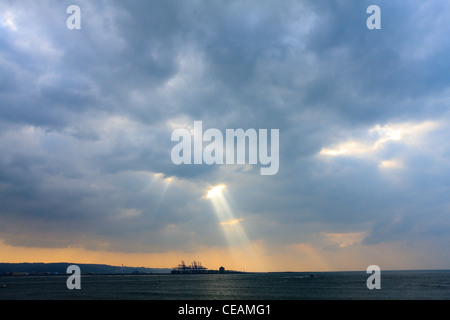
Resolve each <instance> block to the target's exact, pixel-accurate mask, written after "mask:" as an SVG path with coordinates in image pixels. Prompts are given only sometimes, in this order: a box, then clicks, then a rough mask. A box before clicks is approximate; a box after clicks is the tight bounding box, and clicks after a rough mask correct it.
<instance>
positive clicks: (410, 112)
mask: <svg viewBox="0 0 450 320" xmlns="http://www.w3.org/2000/svg"><path fill="white" fill-rule="evenodd" d="M372 2H373V1H295V2H294V1H289V2H288V1H257V3H256V2H255V1H231V2H230V1H183V2H180V1H145V2H144V1H126V2H125V1H76V3H74V2H73V1H61V2H58V3H57V4H55V3H54V2H51V1H40V2H39V3H36V2H33V1H21V2H17V1H3V2H2V4H0V154H1V155H2V156H1V157H0V239H2V240H3V241H4V243H6V244H8V245H12V246H20V247H38V248H66V247H80V248H85V249H88V250H104V251H111V252H130V253H132V252H133V253H135V252H137V253H164V252H169V251H174V250H180V251H182V252H195V250H196V248H198V247H202V248H204V247H207V248H226V247H227V246H228V245H229V244H228V243H227V237H226V230H224V229H225V228H226V227H229V226H232V225H239V226H241V227H242V229H243V230H244V231H245V233H246V236H247V238H248V241H249V242H250V243H252V244H253V245H254V246H255V247H257V248H259V249H258V250H260V251H261V252H262V251H264V252H265V253H264V254H265V255H266V256H267V257H269V256H271V255H275V252H277V254H278V253H280V252H286V255H285V256H284V259H286V260H288V259H291V260H293V261H295V259H296V258H295V254H296V253H298V252H303V254H305V253H306V252H311V251H314V252H320V254H321V259H327V254H328V253H329V254H330V255H331V254H332V253H333V254H334V253H337V254H338V255H341V256H342V259H345V257H347V256H348V255H349V252H348V250H350V249H349V248H353V249H354V250H361V252H363V251H364V249H367V250H370V248H373V247H374V246H385V247H386V248H400V249H398V250H402V249H401V248H402V246H406V247H408V252H411V257H413V256H414V254H415V253H416V252H418V251H421V250H424V247H425V248H432V251H433V255H432V256H431V257H429V265H428V267H430V268H434V267H439V268H441V267H448V266H449V264H450V260H449V259H448V258H447V260H445V259H443V258H442V257H443V256H447V257H449V256H450V255H448V243H449V240H450V223H449V221H450V219H449V218H450V211H449V205H450V202H449V200H448V198H449V197H448V194H449V191H450V190H449V187H450V186H449V181H450V174H449V172H450V170H449V169H450V168H449V167H450V166H449V157H450V144H449V142H448V141H449V132H448V129H447V128H448V127H449V123H448V116H449V112H448V106H449V103H450V86H449V85H450V78H449V70H450V61H449V59H448V56H449V53H450V52H449V51H450V39H449V37H448V34H449V31H450V30H449V29H450V27H449V25H448V20H449V19H450V7H449V6H450V4H448V3H447V2H446V1H444V0H442V1H439V0H433V1H427V2H426V3H424V2H422V1H408V2H407V3H405V2H402V3H399V2H391V1H376V2H377V4H378V5H379V6H380V7H381V9H382V29H381V30H368V29H367V28H366V19H367V17H368V15H367V14H366V8H367V7H368V6H369V5H371V4H374V3H372ZM71 4H77V5H79V6H80V8H81V14H82V29H81V30H68V29H67V28H66V19H67V17H68V15H67V14H66V8H67V7H68V6H69V5H71ZM194 120H201V121H203V125H204V127H205V128H217V129H219V130H222V131H224V130H225V129H227V128H231V129H236V128H243V129H248V128H255V129H263V128H264V129H274V128H276V129H279V130H280V169H279V172H278V174H277V175H276V176H272V177H270V176H260V175H259V167H258V166H246V165H240V166H239V165H225V166H208V165H197V166H193V165H191V166H183V165H181V166H176V165H174V164H172V162H171V161H170V152H171V149H172V147H173V146H174V143H173V142H172V141H171V140H170V137H171V133H172V131H173V130H174V129H175V128H180V127H182V128H189V127H192V125H193V122H194ZM218 184H224V185H226V186H227V197H228V201H229V205H230V208H231V209H230V210H232V211H233V216H234V217H233V219H231V220H229V221H228V222H227V221H219V220H218V217H217V215H216V214H215V209H214V206H213V205H212V203H211V201H209V200H208V199H206V198H205V194H206V192H207V191H208V190H209V189H210V188H211V187H212V186H215V185H218ZM224 233H225V234H224ZM262 248H263V249H262ZM392 251H393V253H392V256H393V257H395V250H392ZM280 259H281V258H280ZM380 259H381V258H380ZM393 259H394V260H395V258H393ZM281 260H282V259H281ZM362 260H363V261H364V262H365V260H364V259H362ZM404 261H408V263H411V264H412V265H413V266H416V265H417V266H418V265H420V266H422V265H421V264H420V263H422V262H420V263H417V264H414V263H415V262H417V261H415V260H414V259H413V258H411V260H404ZM372 263H376V261H375V262H373V261H371V262H370V263H368V264H367V265H369V264H372ZM300 264H301V263H300V262H299V265H298V268H302V265H300ZM330 264H331V265H329V266H328V267H329V268H345V265H338V263H337V262H336V264H335V265H333V264H332V263H331V262H330ZM392 265H395V266H399V265H401V261H395V263H393V264H392ZM277 267H279V266H277ZM408 267H409V266H408V265H405V266H404V268H408Z"/></svg>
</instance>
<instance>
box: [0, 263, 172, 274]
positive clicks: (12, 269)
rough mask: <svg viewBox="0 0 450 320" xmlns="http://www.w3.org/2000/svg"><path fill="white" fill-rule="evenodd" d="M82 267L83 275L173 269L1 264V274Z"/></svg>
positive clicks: (162, 271)
mask: <svg viewBox="0 0 450 320" xmlns="http://www.w3.org/2000/svg"><path fill="white" fill-rule="evenodd" d="M73 264H75V265H77V266H79V267H80V270H81V273H82V274H120V273H121V274H145V273H170V271H171V269H165V268H145V267H126V266H123V267H121V266H110V265H106V264H83V263H66V262H61V263H0V275H1V274H11V273H13V274H23V273H27V274H45V273H49V274H66V271H67V267H68V266H70V265H73Z"/></svg>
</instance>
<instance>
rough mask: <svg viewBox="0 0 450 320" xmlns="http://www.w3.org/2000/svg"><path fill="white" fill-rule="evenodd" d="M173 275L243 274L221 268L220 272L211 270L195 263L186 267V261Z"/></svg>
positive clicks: (173, 271)
mask: <svg viewBox="0 0 450 320" xmlns="http://www.w3.org/2000/svg"><path fill="white" fill-rule="evenodd" d="M171 273H172V274H211V273H242V272H239V271H233V270H225V268H224V267H220V268H219V270H209V269H208V268H206V267H204V266H202V263H201V262H197V261H193V262H192V263H191V264H190V265H188V266H187V265H186V264H185V263H184V261H181V263H180V264H179V265H178V266H176V267H174V268H172V271H171Z"/></svg>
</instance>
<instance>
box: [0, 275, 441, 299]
mask: <svg viewBox="0 0 450 320" xmlns="http://www.w3.org/2000/svg"><path fill="white" fill-rule="evenodd" d="M315 275H316V277H310V276H309V274H306V273H259V274H210V275H208V274H203V275H171V274H164V275H82V276H81V290H69V289H67V287H66V280H67V277H68V276H65V275H64V276H63V275H61V276H4V277H0V300H17V299H19V300H30V299H31V300H56V299H58V300H69V299H77V300H103V299H114V300H142V299H145V300H197V299H202V300H336V299H337V300H366V299H367V300H372V299H383V300H399V299H401V300H410V299H413V300H416V299H417V300H419V299H420V300H424V299H431V300H450V271H449V270H447V271H382V272H381V289H380V290H376V289H374V290H369V289H368V288H367V286H366V280H367V278H368V276H369V275H368V274H366V273H365V272H319V273H315ZM1 285H6V288H2V287H1Z"/></svg>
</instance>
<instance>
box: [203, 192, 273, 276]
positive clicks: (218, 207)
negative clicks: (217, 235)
mask: <svg viewBox="0 0 450 320" xmlns="http://www.w3.org/2000/svg"><path fill="white" fill-rule="evenodd" d="M226 191H227V187H226V186H225V185H224V184H220V185H217V186H214V187H212V188H210V189H209V190H208V191H207V193H206V196H205V197H206V198H207V199H209V200H211V202H212V204H213V206H214V211H215V213H216V215H217V218H218V220H219V224H220V225H221V226H222V230H223V232H224V235H225V238H226V240H227V243H228V247H229V250H230V255H231V258H232V259H233V261H234V263H235V265H242V264H243V263H245V265H247V266H249V267H250V268H252V269H255V270H258V271H263V270H262V269H264V268H263V264H262V263H261V261H260V257H259V255H258V253H257V252H256V250H255V248H254V247H253V245H252V243H251V241H250V240H249V239H248V237H247V234H246V232H245V230H244V227H243V226H242V223H241V222H243V221H244V219H243V218H239V217H236V216H235V215H234V213H233V210H232V209H231V208H230V205H229V202H230V201H228V200H227V195H228V194H227V192H226ZM244 258H245V261H242V259H244Z"/></svg>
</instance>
